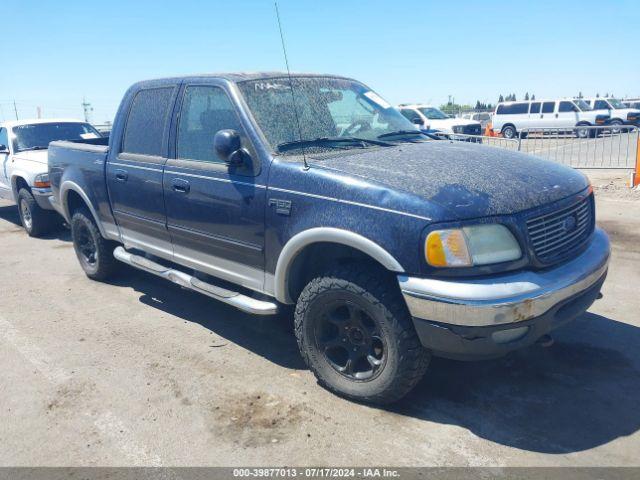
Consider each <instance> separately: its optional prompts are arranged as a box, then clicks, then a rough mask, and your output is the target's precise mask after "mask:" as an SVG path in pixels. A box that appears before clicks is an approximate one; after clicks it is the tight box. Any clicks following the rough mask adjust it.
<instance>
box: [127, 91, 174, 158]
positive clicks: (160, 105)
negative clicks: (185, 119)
mask: <svg viewBox="0 0 640 480" xmlns="http://www.w3.org/2000/svg"><path fill="white" fill-rule="evenodd" d="M172 94H173V87H164V88H154V89H149V90H141V91H139V92H138V93H137V94H136V96H135V98H134V99H133V102H132V104H131V110H130V111H129V117H128V118H127V126H126V127H125V131H124V140H123V142H122V151H123V152H126V153H135V154H140V155H154V156H158V157H159V156H162V155H163V152H164V142H163V138H164V131H165V126H166V124H167V119H168V117H169V108H170V106H171V97H172Z"/></svg>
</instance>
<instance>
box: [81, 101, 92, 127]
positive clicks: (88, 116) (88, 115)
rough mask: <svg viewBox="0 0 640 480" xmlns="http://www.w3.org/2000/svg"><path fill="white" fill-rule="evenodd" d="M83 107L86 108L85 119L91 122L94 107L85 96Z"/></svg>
mask: <svg viewBox="0 0 640 480" xmlns="http://www.w3.org/2000/svg"><path fill="white" fill-rule="evenodd" d="M82 109H83V110H84V121H85V122H87V123H91V121H90V120H91V112H93V107H92V106H91V104H90V103H89V102H87V99H86V98H85V97H82Z"/></svg>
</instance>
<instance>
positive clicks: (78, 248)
mask: <svg viewBox="0 0 640 480" xmlns="http://www.w3.org/2000/svg"><path fill="white" fill-rule="evenodd" d="M71 237H72V238H73V248H74V250H75V252H76V256H77V257H78V261H79V262H80V266H81V267H82V269H83V270H84V273H85V274H86V275H87V277H89V278H90V279H92V280H98V281H103V280H107V279H108V278H109V277H111V276H112V275H113V274H115V273H116V271H117V270H118V267H119V263H118V261H117V260H116V259H115V257H114V256H113V250H114V249H115V247H116V246H117V243H115V242H111V241H109V240H107V239H105V238H104V237H103V236H102V235H101V234H100V230H99V229H98V226H97V225H96V222H95V220H94V219H93V216H92V215H91V213H89V211H88V210H86V209H84V208H82V209H79V210H76V211H75V212H74V213H73V216H72V217H71Z"/></svg>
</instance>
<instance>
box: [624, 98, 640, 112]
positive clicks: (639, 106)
mask: <svg viewBox="0 0 640 480" xmlns="http://www.w3.org/2000/svg"><path fill="white" fill-rule="evenodd" d="M622 103H623V104H624V105H625V106H626V107H627V108H633V109H635V110H640V100H633V99H631V100H623V101H622Z"/></svg>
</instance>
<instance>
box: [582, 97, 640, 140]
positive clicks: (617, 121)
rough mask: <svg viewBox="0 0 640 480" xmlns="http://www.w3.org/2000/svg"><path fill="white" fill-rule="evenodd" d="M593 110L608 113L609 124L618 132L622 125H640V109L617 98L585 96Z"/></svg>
mask: <svg viewBox="0 0 640 480" xmlns="http://www.w3.org/2000/svg"><path fill="white" fill-rule="evenodd" d="M583 100H584V101H585V102H586V103H587V104H588V105H589V106H590V107H591V108H593V110H596V111H601V112H604V113H606V114H608V115H609V116H610V117H611V119H610V120H609V125H611V126H612V130H613V131H614V132H615V133H618V132H619V131H620V130H621V129H620V126H621V125H636V126H640V109H637V108H630V107H627V106H626V105H625V104H623V103H622V102H621V101H620V100H617V99H615V98H597V97H596V98H585V99H583Z"/></svg>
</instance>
